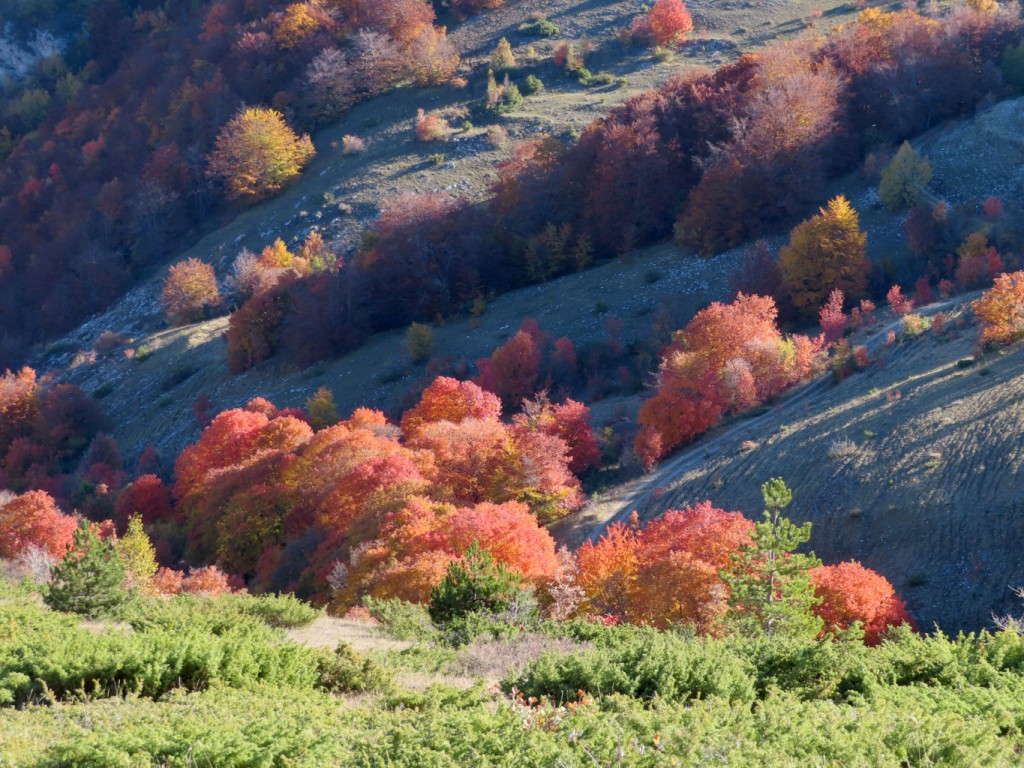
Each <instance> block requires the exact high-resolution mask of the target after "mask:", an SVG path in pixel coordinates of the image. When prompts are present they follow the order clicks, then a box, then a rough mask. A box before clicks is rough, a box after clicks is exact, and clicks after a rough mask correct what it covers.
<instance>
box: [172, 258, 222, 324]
mask: <svg viewBox="0 0 1024 768" xmlns="http://www.w3.org/2000/svg"><path fill="white" fill-rule="evenodd" d="M160 303H161V304H162V305H163V308H164V313H165V314H166V315H167V320H168V321H169V322H170V323H171V324H172V325H184V324H186V323H194V322H196V321H198V320H202V319H203V317H205V315H206V312H207V310H209V309H211V308H213V307H216V306H217V305H219V304H220V290H219V289H218V288H217V276H216V275H215V274H214V272H213V267H211V266H210V265H209V264H207V263H206V262H203V261H200V260H199V259H188V260H187V261H183V262H181V263H180V264H174V265H172V266H171V268H170V269H169V270H168V271H167V277H166V278H165V279H164V287H163V292H162V293H161V294H160Z"/></svg>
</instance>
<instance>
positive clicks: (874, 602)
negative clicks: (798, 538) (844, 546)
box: [810, 561, 916, 645]
mask: <svg viewBox="0 0 1024 768" xmlns="http://www.w3.org/2000/svg"><path fill="white" fill-rule="evenodd" d="M810 576H811V580H812V581H813V582H814V591H815V594H816V595H817V596H818V597H820V598H821V603H820V604H819V605H817V606H816V607H815V608H814V612H815V613H817V614H818V615H819V616H820V617H821V618H822V619H823V620H824V622H825V631H826V632H836V631H839V630H843V629H848V628H849V627H851V626H852V625H853V623H854V622H858V621H859V622H860V623H861V624H862V625H863V627H864V643H865V645H878V644H879V643H880V642H881V639H880V635H881V634H882V633H883V632H885V630H886V629H887V628H888V627H893V626H898V625H900V624H910V625H911V626H912V627H913V626H914V620H913V619H912V618H911V617H910V614H909V613H907V608H906V605H905V604H904V602H903V601H902V600H901V599H900V597H899V595H897V594H896V590H894V589H893V586H892V584H890V583H889V582H888V580H887V579H886V578H885V577H884V576H882V575H880V574H878V573H876V572H875V571H872V570H871V569H870V568H865V567H864V566H862V565H861V564H860V563H858V562H855V561H849V562H844V563H839V564H838V565H823V566H820V567H818V568H814V569H812V570H811V572H810ZM915 628H916V627H915Z"/></svg>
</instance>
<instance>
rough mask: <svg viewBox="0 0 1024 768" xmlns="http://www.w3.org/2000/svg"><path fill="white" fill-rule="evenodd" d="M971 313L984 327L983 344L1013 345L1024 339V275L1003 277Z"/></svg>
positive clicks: (1011, 273) (996, 280) (1014, 273)
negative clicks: (1012, 343) (1023, 337)
mask: <svg viewBox="0 0 1024 768" xmlns="http://www.w3.org/2000/svg"><path fill="white" fill-rule="evenodd" d="M971 309H973V310H974V314H975V315H976V316H977V317H978V321H979V323H980V332H981V343H982V344H1009V343H1011V342H1013V341H1016V340H1017V339H1019V338H1021V336H1024V272H1009V273H1007V274H1005V275H999V277H997V278H996V279H995V284H994V285H993V286H992V288H990V289H989V290H987V291H985V293H984V294H982V296H981V298H980V299H978V300H977V301H975V302H973V303H972V304H971Z"/></svg>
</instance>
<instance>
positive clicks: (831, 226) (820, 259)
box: [779, 195, 868, 316]
mask: <svg viewBox="0 0 1024 768" xmlns="http://www.w3.org/2000/svg"><path fill="white" fill-rule="evenodd" d="M866 244H867V235H866V234H865V233H864V232H862V231H861V229H860V224H859V221H858V216H857V212H856V211H855V210H854V209H853V208H852V207H851V206H850V203H849V201H848V200H847V199H846V198H845V197H843V196H842V195H840V196H838V197H835V198H833V199H832V200H830V201H829V204H828V207H827V208H822V209H821V211H820V212H819V213H818V215H816V216H813V217H811V218H810V219H808V220H807V221H805V222H803V223H802V224H799V225H797V227H796V228H794V229H793V231H792V233H790V239H789V245H787V246H785V247H783V248H782V249H781V250H780V251H779V269H780V270H781V271H782V278H783V281H784V285H785V287H786V290H787V291H788V293H789V295H790V298H791V300H792V302H793V306H794V307H795V308H796V309H797V310H798V311H799V312H801V313H802V314H803V315H804V316H811V315H812V314H813V313H814V312H816V311H817V310H818V308H819V307H821V305H822V304H824V303H825V300H826V299H827V298H828V295H829V293H830V292H831V291H832V290H834V289H838V290H840V291H842V292H843V294H844V295H845V296H849V297H856V296H859V295H861V294H863V293H864V291H865V290H866V289H867V273H868V260H867V256H866V251H865V246H866Z"/></svg>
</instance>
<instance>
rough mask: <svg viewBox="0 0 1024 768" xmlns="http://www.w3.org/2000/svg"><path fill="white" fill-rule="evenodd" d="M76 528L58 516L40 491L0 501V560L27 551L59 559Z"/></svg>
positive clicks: (70, 520) (47, 496) (74, 523)
mask: <svg viewBox="0 0 1024 768" xmlns="http://www.w3.org/2000/svg"><path fill="white" fill-rule="evenodd" d="M77 528H78V522H77V521H76V520H75V518H73V517H71V516H70V515H65V514H64V513H63V512H61V511H60V509H58V508H57V504H56V503H55V502H54V500H53V497H51V496H50V494H48V493H44V492H43V491H29V492H27V493H23V494H22V495H21V496H15V497H14V498H13V499H11V500H10V501H7V502H6V503H4V502H3V501H2V499H0V558H5V559H13V558H14V557H16V556H17V555H18V554H19V553H20V552H21V551H22V550H24V549H26V548H27V547H39V548H40V549H44V550H46V551H47V552H48V553H49V554H51V555H52V556H54V557H56V558H58V559H59V558H62V557H64V555H65V553H66V552H67V550H68V547H70V546H71V543H72V539H73V537H74V533H75V530H76V529H77Z"/></svg>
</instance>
